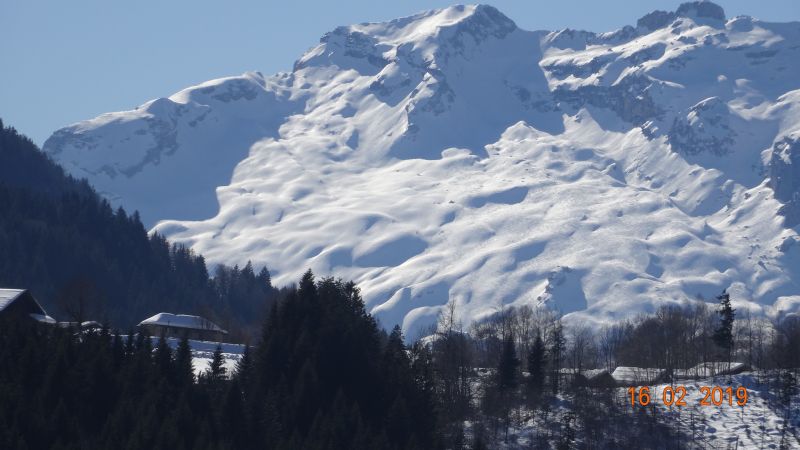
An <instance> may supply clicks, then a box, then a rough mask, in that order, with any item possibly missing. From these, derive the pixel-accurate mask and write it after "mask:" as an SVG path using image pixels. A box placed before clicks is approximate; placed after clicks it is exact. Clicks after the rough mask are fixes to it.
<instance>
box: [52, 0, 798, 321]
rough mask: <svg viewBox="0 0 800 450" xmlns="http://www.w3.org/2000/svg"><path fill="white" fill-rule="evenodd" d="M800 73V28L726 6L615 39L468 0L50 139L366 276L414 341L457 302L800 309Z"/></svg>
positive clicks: (297, 252)
mask: <svg viewBox="0 0 800 450" xmlns="http://www.w3.org/2000/svg"><path fill="white" fill-rule="evenodd" d="M254 64H257V61H254ZM798 72H800V23H798V22H792V23H766V22H762V21H759V20H756V19H753V18H751V17H735V18H732V19H728V18H726V17H725V13H724V12H723V10H722V8H720V7H719V6H717V5H715V4H713V3H710V2H693V3H686V4H683V5H681V6H680V7H679V8H678V9H677V11H675V12H664V11H656V12H653V13H651V14H648V15H646V16H644V17H642V18H641V19H639V20H638V22H637V25H636V27H633V26H628V27H625V28H622V29H620V30H616V31H613V32H608V33H601V34H598V33H592V32H586V31H575V30H562V31H556V32H547V31H526V30H522V29H519V28H518V27H517V26H516V25H515V24H514V22H513V21H512V20H510V19H509V18H507V17H506V16H504V15H503V14H502V13H500V12H499V11H498V10H497V9H495V8H493V7H491V6H486V5H478V6H454V7H450V8H446V9H443V10H436V11H430V12H425V13H421V14H418V15H415V16H411V17H406V18H401V19H397V20H393V21H391V22H386V23H369V24H360V25H352V26H347V27H340V28H337V29H336V30H334V31H332V32H330V33H328V34H326V35H325V36H323V38H322V39H321V41H320V43H319V45H317V46H316V47H314V48H312V49H310V50H309V51H308V52H306V54H305V55H303V56H302V57H301V58H300V59H299V60H298V61H297V62H296V63H295V66H294V69H293V70H292V72H290V73H279V74H276V75H273V76H270V77H265V76H263V75H261V74H260V73H246V74H244V75H241V76H237V77H230V78H222V79H218V80H212V81H209V82H207V83H204V84H201V85H199V86H194V87H190V88H187V89H185V90H183V91H181V92H178V93H176V94H174V95H172V96H170V97H168V98H160V99H157V100H153V101H150V102H148V103H145V104H144V105H142V106H140V107H139V108H137V109H135V110H133V111H125V112H116V113H109V114H104V115H101V116H99V117H97V118H95V119H91V120H87V121H84V122H80V123H77V124H74V125H71V126H69V127H66V128H64V129H61V130H58V131H56V132H55V133H54V134H53V136H52V137H51V138H50V139H49V140H48V141H47V142H46V143H45V146H44V149H45V151H47V152H48V153H50V154H51V155H52V156H53V157H54V158H55V159H56V160H57V161H58V162H60V163H61V164H62V165H64V166H65V167H66V168H67V169H68V171H69V172H71V173H72V174H74V175H77V176H86V177H88V178H89V180H90V181H91V182H92V183H93V184H94V185H95V186H96V187H97V188H98V189H99V190H100V191H101V192H102V193H104V194H105V195H106V196H108V197H109V198H110V199H111V200H112V201H113V202H114V203H115V204H123V205H125V206H126V208H128V209H134V208H135V209H138V210H139V211H140V212H141V215H142V217H143V219H144V220H145V221H146V222H147V223H148V224H149V225H151V226H153V229H154V230H155V231H158V232H160V233H163V234H165V235H166V236H167V237H169V238H170V239H171V240H173V241H175V242H181V243H185V244H188V245H190V246H191V247H192V248H194V249H195V250H197V251H199V252H201V253H202V254H203V255H205V256H206V258H207V259H208V260H209V261H210V262H212V263H223V262H224V263H230V264H234V263H239V264H241V263H243V262H245V261H247V260H252V261H253V262H254V263H257V264H266V265H268V266H269V267H270V269H271V270H272V272H273V280H275V281H276V282H277V283H289V282H292V281H294V280H296V279H298V277H299V275H300V274H301V273H302V272H303V271H305V269H307V268H309V267H310V268H312V269H313V270H314V271H315V272H316V273H318V274H332V275H335V276H341V277H344V278H349V279H353V280H355V281H357V282H358V283H359V285H360V286H361V288H362V290H363V294H364V296H365V299H366V301H367V304H368V306H369V307H370V308H371V310H372V311H373V313H375V314H377V316H378V317H379V318H380V320H381V321H382V322H383V323H384V324H385V325H388V326H391V325H392V324H394V323H401V324H402V325H403V327H404V329H405V330H406V332H407V333H410V334H411V336H412V337H413V336H414V334H415V333H417V332H419V330H421V329H422V327H425V326H427V325H429V324H431V323H433V321H434V320H435V318H436V315H437V313H438V312H439V311H440V309H441V308H442V306H443V305H444V304H445V303H446V302H447V301H448V300H453V301H455V302H456V303H457V304H458V308H459V312H460V314H461V317H462V318H463V320H464V321H465V322H469V321H471V320H474V319H476V318H480V317H482V316H485V315H487V314H491V313H492V312H494V311H496V310H497V308H498V307H499V306H501V305H508V304H536V305H538V304H546V305H549V306H550V307H553V308H557V309H559V310H560V311H562V312H563V313H564V314H566V318H567V319H568V320H581V321H586V322H587V323H595V324H597V323H603V322H606V321H609V320H614V319H618V318H622V317H626V316H629V315H632V314H636V313H638V312H646V311H653V310H654V308H656V307H657V306H658V305H660V304H664V303H671V302H689V301H692V300H693V299H696V298H698V297H703V298H705V299H710V298H712V297H713V296H715V295H717V294H718V293H719V292H721V291H722V290H723V289H726V288H727V289H729V290H730V292H731V293H732V296H733V298H734V299H735V300H736V304H737V306H738V307H739V308H750V309H752V310H753V311H754V312H758V313H765V314H777V313H779V312H783V313H787V312H800V242H798V241H800V238H798V235H797V232H796V229H793V228H792V227H795V226H797V225H798V224H799V223H800V169H798V168H800V77H797V76H796V75H797V73H798Z"/></svg>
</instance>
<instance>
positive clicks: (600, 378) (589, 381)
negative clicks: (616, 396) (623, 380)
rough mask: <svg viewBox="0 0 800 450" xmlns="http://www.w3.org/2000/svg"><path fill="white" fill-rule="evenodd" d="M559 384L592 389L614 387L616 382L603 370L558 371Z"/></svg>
mask: <svg viewBox="0 0 800 450" xmlns="http://www.w3.org/2000/svg"><path fill="white" fill-rule="evenodd" d="M559 375H560V377H561V382H562V383H565V384H568V385H572V386H585V387H593V388H609V387H616V386H617V382H616V380H614V377H612V376H611V374H610V373H608V371H607V370H605V369H588V370H582V371H578V370H577V369H560V370H559Z"/></svg>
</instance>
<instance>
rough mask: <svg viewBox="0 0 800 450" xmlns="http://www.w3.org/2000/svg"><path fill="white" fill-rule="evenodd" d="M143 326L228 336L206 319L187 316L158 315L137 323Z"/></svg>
mask: <svg viewBox="0 0 800 450" xmlns="http://www.w3.org/2000/svg"><path fill="white" fill-rule="evenodd" d="M143 325H156V326H164V327H176V328H187V329H192V330H206V331H217V332H220V333H224V334H228V332H227V331H225V330H223V329H222V328H220V327H219V326H218V325H217V324H215V323H214V322H212V321H210V320H208V319H206V318H203V317H200V316H190V315H187V314H172V313H158V314H156V315H155V316H153V317H150V318H147V319H145V320H143V321H142V322H141V323H139V326H143Z"/></svg>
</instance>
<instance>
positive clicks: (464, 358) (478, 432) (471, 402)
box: [429, 292, 800, 449]
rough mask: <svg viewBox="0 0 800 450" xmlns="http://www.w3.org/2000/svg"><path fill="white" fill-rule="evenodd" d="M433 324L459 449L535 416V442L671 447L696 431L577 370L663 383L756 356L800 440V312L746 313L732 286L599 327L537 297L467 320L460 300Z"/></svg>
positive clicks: (437, 364) (791, 437)
mask: <svg viewBox="0 0 800 450" xmlns="http://www.w3.org/2000/svg"><path fill="white" fill-rule="evenodd" d="M431 332H433V333H434V335H433V339H432V341H431V343H430V345H429V347H430V348H431V349H432V354H433V358H434V364H433V367H434V369H435V375H434V380H435V384H436V386H437V391H438V399H439V402H440V404H441V408H442V411H443V418H444V419H446V420H447V426H446V427H444V428H443V429H442V433H443V436H445V439H446V440H447V442H449V443H450V446H451V447H452V448H470V449H478V448H487V447H486V446H487V445H489V444H490V443H494V444H495V445H497V444H498V443H499V442H502V441H504V440H507V439H508V437H509V429H510V428H513V427H514V426H517V427H519V426H521V425H522V424H523V423H525V424H527V427H528V428H529V429H531V428H532V429H534V437H533V442H532V443H531V448H585V447H586V448H668V447H665V446H664V443H668V442H673V443H677V442H684V441H685V435H686V430H682V429H680V426H679V424H676V423H672V422H674V421H669V420H666V421H664V420H659V417H658V414H657V411H656V409H655V403H653V404H652V405H651V407H650V408H639V409H637V410H631V408H629V407H626V405H627V404H626V402H625V401H624V399H623V398H621V397H620V395H619V392H620V391H619V390H617V389H615V384H614V382H613V380H611V379H609V381H608V382H606V383H605V384H600V385H589V384H588V383H587V381H586V378H584V377H581V376H576V374H580V373H584V372H585V371H587V370H593V369H605V370H608V371H609V372H611V371H613V370H614V369H615V368H616V367H618V366H631V367H641V368H660V369H664V370H665V374H666V378H665V379H664V380H663V381H662V382H670V381H675V378H674V377H673V376H674V374H675V373H676V371H678V370H686V369H689V368H691V367H694V366H696V365H698V364H703V363H713V364H712V365H715V366H718V367H722V368H724V367H726V365H725V363H726V362H732V361H736V362H742V363H745V364H746V365H747V366H749V367H750V368H751V369H752V370H753V371H755V373H756V375H757V378H758V379H759V380H760V382H761V383H763V384H765V385H767V389H768V391H769V392H770V394H771V395H772V396H773V397H774V398H776V399H778V402H777V404H776V405H775V407H776V408H778V409H779V410H780V411H783V413H782V414H784V415H785V420H784V423H783V430H782V432H783V433H785V442H786V443H787V445H789V446H791V445H793V444H798V445H800V440H798V437H797V430H796V429H795V427H796V425H792V424H793V423H795V422H794V420H793V419H792V417H791V411H792V410H793V409H792V408H793V405H795V404H796V397H797V377H798V370H800V352H798V351H797V349H798V348H800V347H798V345H800V318H797V317H794V316H787V317H779V318H775V319H767V318H764V317H755V316H754V315H752V314H750V313H749V312H747V311H743V312H737V311H736V310H735V309H734V308H733V307H732V304H731V298H730V295H729V294H727V293H725V292H723V293H722V294H721V295H720V296H719V297H717V305H716V306H715V307H714V306H710V305H709V304H708V303H703V302H697V303H694V304H690V305H685V306H677V305H671V306H664V307H662V308H660V309H659V310H657V311H656V312H655V313H654V314H649V315H640V316H638V317H634V318H631V319H628V320H625V321H621V322H618V323H614V324H610V325H607V326H604V327H602V328H599V329H593V328H590V327H587V326H584V325H581V324H571V325H570V326H567V325H565V324H563V323H562V321H561V318H560V317H559V316H558V314H557V313H555V312H554V311H552V310H549V309H546V308H534V307H530V306H522V307H509V308H504V309H502V310H500V311H498V312H497V313H496V314H493V315H492V316H491V317H489V318H488V319H485V320H482V321H479V322H478V323H474V324H473V325H472V326H470V327H469V328H468V329H467V328H464V327H463V325H462V324H461V321H460V320H459V318H458V312H457V307H456V305H455V304H454V303H449V304H448V305H447V307H446V308H445V311H444V312H443V313H442V315H441V316H440V320H439V323H438V324H437V326H436V327H435V329H432V330H431ZM718 363H722V364H718ZM677 382H678V383H680V381H677ZM559 405H560V408H561V409H560V410H559ZM565 411H566V413H565ZM465 423H469V424H470V426H469V429H466V428H465V426H464V424H465ZM587 446H588V447H587ZM669 448H671V447H669ZM688 448H692V447H688ZM787 448H788V447H787Z"/></svg>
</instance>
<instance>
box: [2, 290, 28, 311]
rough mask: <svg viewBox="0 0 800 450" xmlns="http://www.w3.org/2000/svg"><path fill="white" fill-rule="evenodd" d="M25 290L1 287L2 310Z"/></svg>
mask: <svg viewBox="0 0 800 450" xmlns="http://www.w3.org/2000/svg"><path fill="white" fill-rule="evenodd" d="M24 292H25V289H0V311H2V310H4V309H6V307H7V306H8V305H10V304H11V303H12V302H13V301H14V300H16V299H17V297H19V296H20V295H22V294H23V293H24Z"/></svg>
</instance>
